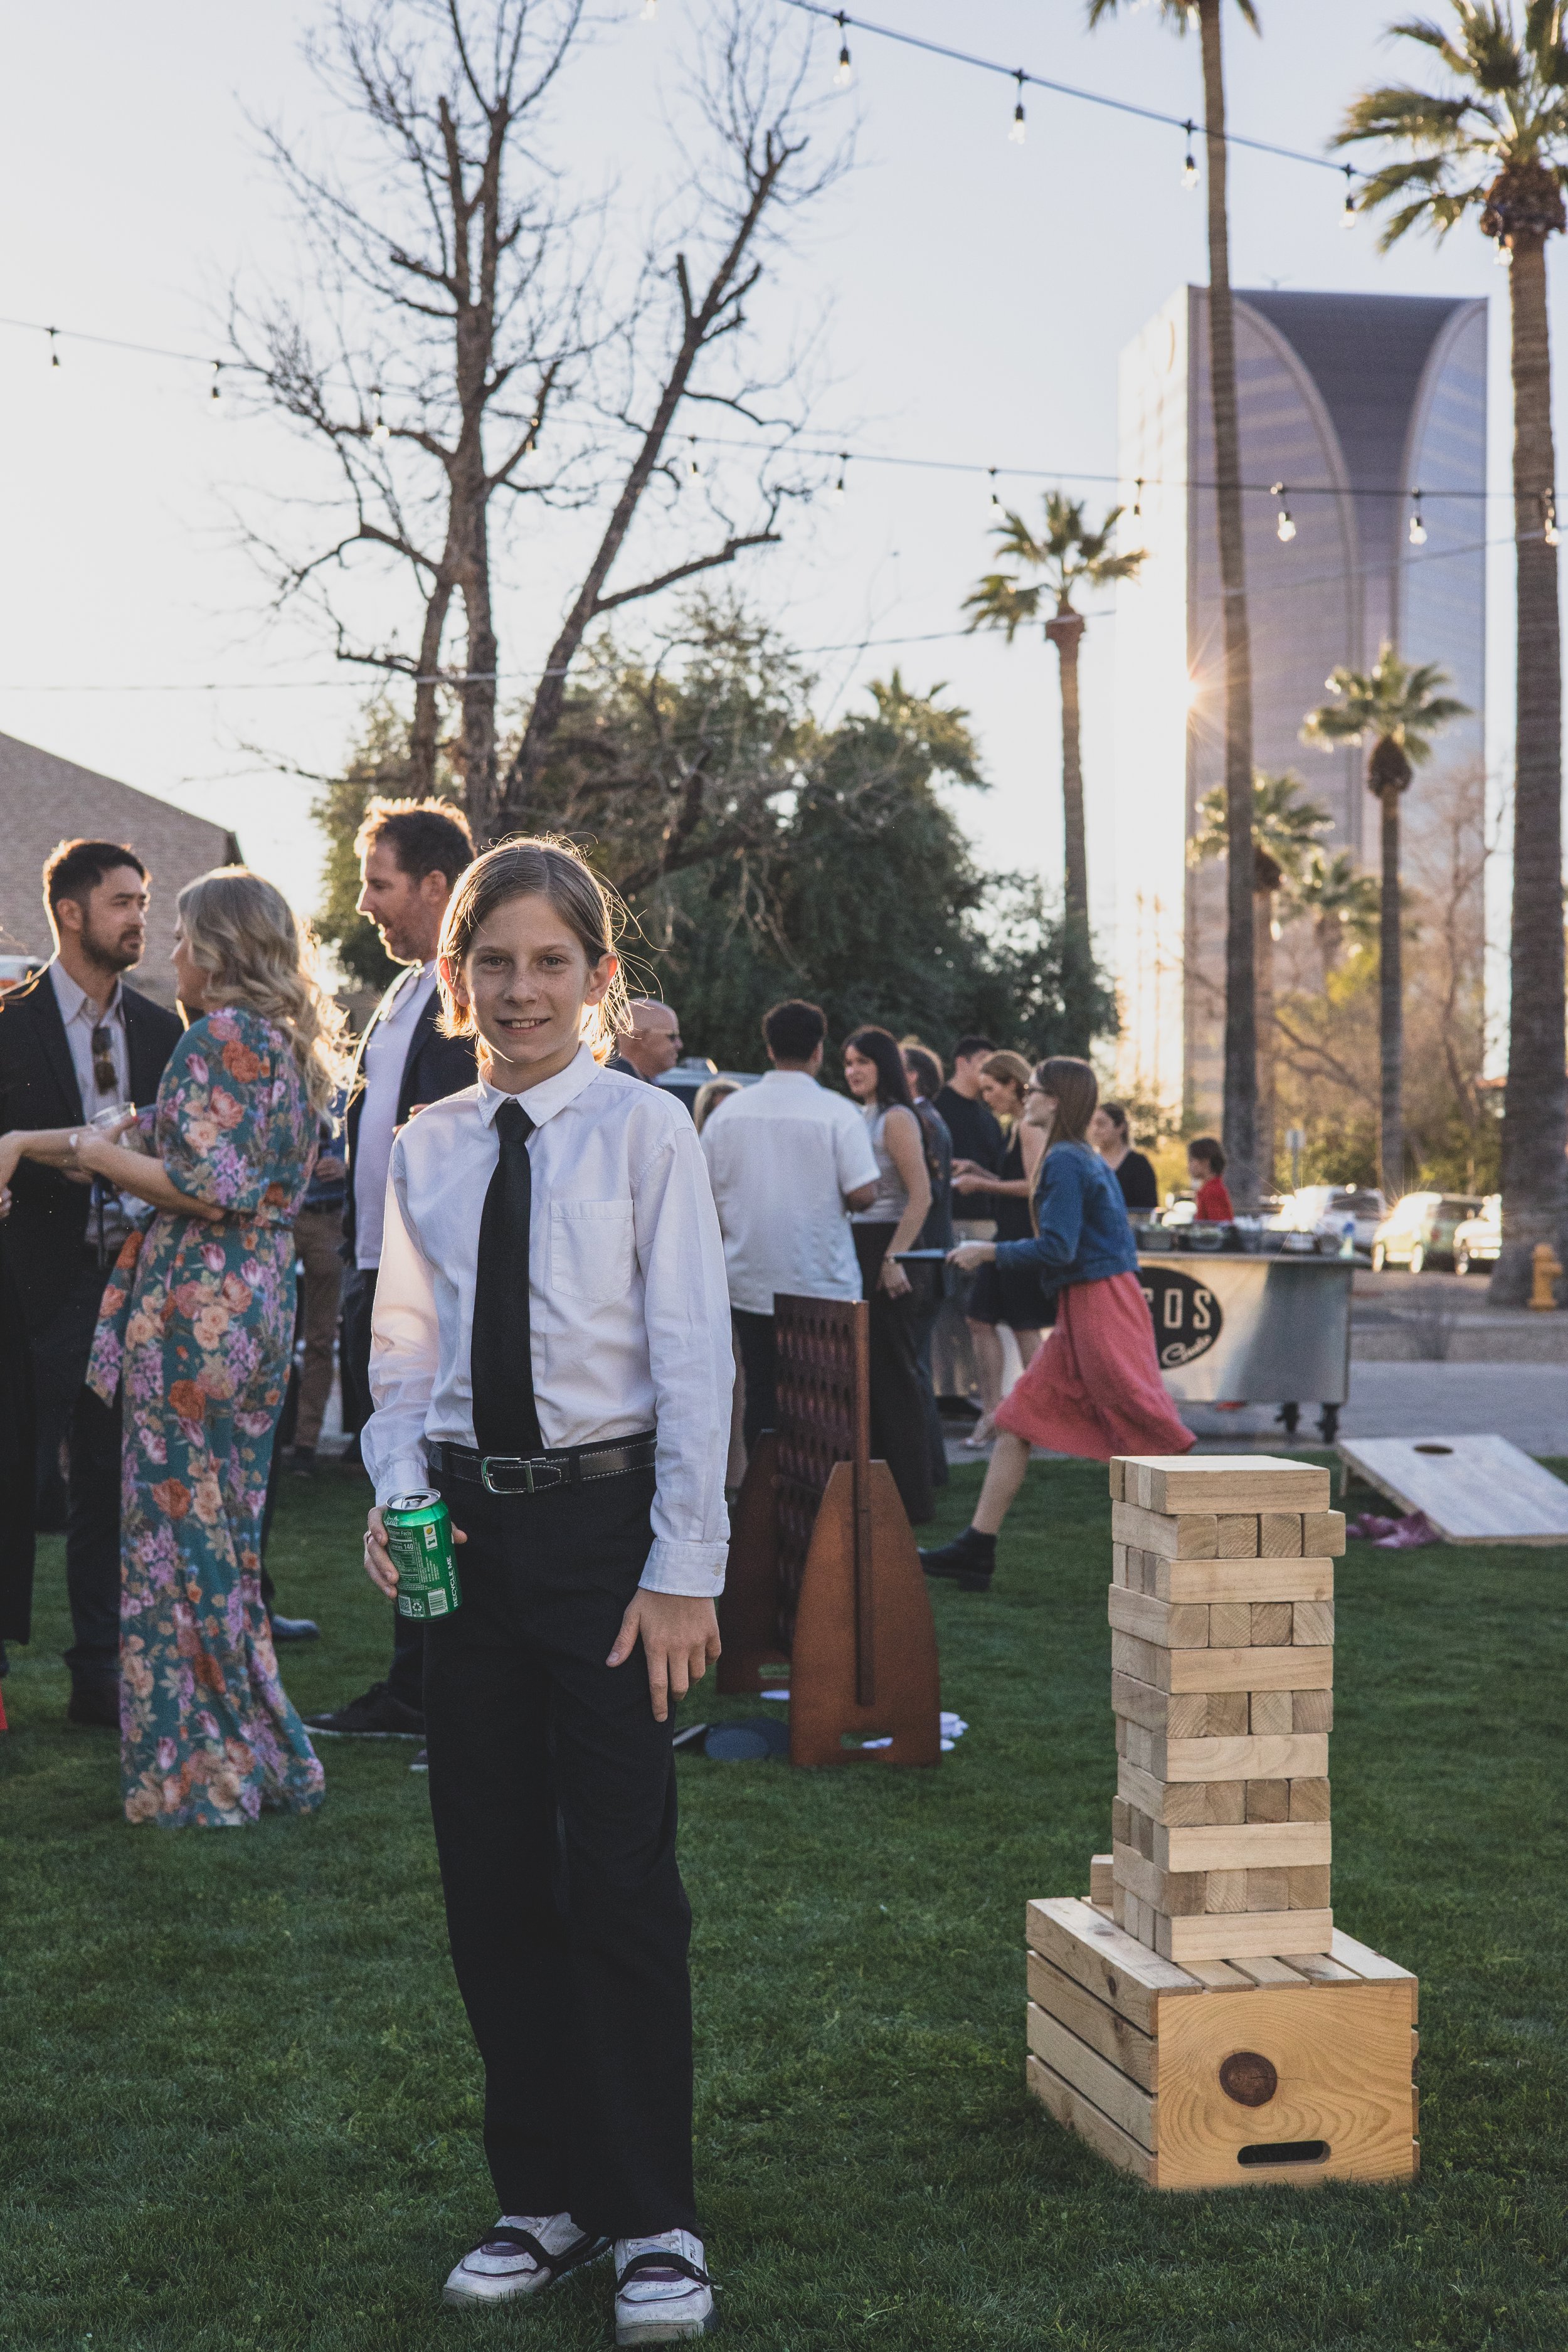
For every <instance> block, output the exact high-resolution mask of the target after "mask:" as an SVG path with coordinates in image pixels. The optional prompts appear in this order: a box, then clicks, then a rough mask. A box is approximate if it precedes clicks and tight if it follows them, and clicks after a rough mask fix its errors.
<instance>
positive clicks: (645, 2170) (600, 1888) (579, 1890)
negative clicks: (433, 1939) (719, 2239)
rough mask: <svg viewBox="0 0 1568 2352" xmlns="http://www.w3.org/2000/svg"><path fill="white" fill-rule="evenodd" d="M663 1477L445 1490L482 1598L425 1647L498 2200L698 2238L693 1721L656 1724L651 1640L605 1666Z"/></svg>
mask: <svg viewBox="0 0 1568 2352" xmlns="http://www.w3.org/2000/svg"><path fill="white" fill-rule="evenodd" d="M653 1484H654V1474H653V1472H652V1471H651V1470H647V1471H632V1472H628V1473H627V1474H626V1475H624V1476H621V1477H616V1478H605V1479H604V1480H602V1481H599V1482H596V1483H595V1484H593V1485H590V1486H580V1487H575V1488H572V1487H566V1488H556V1489H554V1490H552V1492H550V1493H548V1494H540V1495H533V1496H493V1495H489V1494H487V1493H486V1492H485V1491H484V1490H483V1488H481V1487H476V1486H468V1485H467V1484H458V1483H457V1482H455V1481H453V1482H448V1483H445V1484H444V1485H443V1488H442V1491H443V1493H444V1495H445V1496H446V1500H447V1505H448V1507H449V1508H450V1510H451V1513H452V1517H453V1521H454V1523H455V1524H456V1525H457V1526H458V1527H459V1528H461V1529H462V1530H463V1532H464V1533H465V1535H466V1536H467V1537H468V1542H467V1543H466V1544H464V1545H462V1546H461V1547H460V1548H459V1549H458V1576H459V1578H460V1580H461V1583H462V1591H463V1599H462V1606H461V1607H460V1608H459V1609H458V1611H457V1612H456V1613H455V1614H454V1615H452V1616H450V1617H447V1618H444V1619H438V1620H437V1621H436V1622H433V1623H432V1624H431V1625H429V1626H428V1628H427V1629H426V1648H425V1722H426V1742H427V1745H428V1749H429V1764H430V1780H429V1788H430V1809H431V1812H432V1814H433V1816H434V1819H435V1826H436V1846H437V1853H438V1855H439V1857H440V1864H441V1884H442V1886H443V1889H444V1891H445V1894H446V1898H447V1936H448V1937H449V1939H450V1943H451V1948H452V1962H453V1966H454V1968H455V1969H456V1971H457V1977H458V1990H459V1992H460V1993H461V1994H462V1997H463V2005H464V2007H465V2008H466V2009H467V2011H468V2023H469V2025H470V2026H471V2027H472V2029H473V2034H474V2039H475V2041H476V2042H478V2043H479V2055H480V2056H481V2058H482V2059H483V2061H484V2067H485V2154H486V2157H487V2158H488V2159H489V2168H490V2176H491V2179H493V2180H494V2183H495V2190H496V2199H497V2202H498V2205H499V2207H500V2210H501V2211H502V2212H503V2213H561V2212H568V2213H570V2214H571V2215H572V2217H573V2219H574V2221H576V2222H577V2223H578V2225H579V2227H580V2228H582V2229H584V2230H589V2231H595V2233H602V2234H603V2235H604V2236H605V2237H612V2238H625V2237H645V2236H650V2235H652V2234H654V2233H655V2232H656V2231H663V2230H677V2229H680V2230H693V2231H694V2230H695V2229H696V2227H697V2221H696V2211H695V2207H694V2203H693V2191H692V2177H691V1992H690V1983H689V1977H688V1974H687V1948H688V1944H689V1937H690V1925H691V1914H690V1910H689V1906H688V1904H687V1900H686V1895H685V1890H684V1889H683V1887H682V1885H681V1883H680V1874H679V1870H678V1869H677V1867H676V1860H675V1811H676V1804H675V1759H674V1755H673V1752H672V1750H671V1748H670V1738H671V1732H672V1729H673V1720H672V1721H670V1722H666V1723H662V1724H661V1723H656V1722H655V1720H654V1715H653V1708H652V1705H651V1703H650V1701H649V1698H648V1689H647V1664H646V1663H645V1660H644V1657H643V1652H642V1647H641V1644H640V1643H639V1644H638V1646H637V1649H636V1650H634V1652H633V1653H632V1655H631V1656H630V1657H629V1658H628V1659H627V1661H626V1664H625V1665H624V1666H616V1667H610V1666H606V1664H605V1659H606V1657H607V1656H608V1655H609V1653H610V1650H611V1648H612V1646H613V1644H614V1643H615V1639H616V1633H618V1631H619V1630H620V1623H621V1618H622V1616H623V1614H624V1612H625V1611H626V1603H627V1602H628V1601H630V1599H631V1597H632V1594H633V1593H634V1591H636V1590H637V1580H638V1578H639V1577H640V1575H641V1573H642V1570H643V1565H644V1562H645V1561H646V1559H647V1552H648V1546H649V1543H650V1541H651V1534H650V1528H649V1523H648V1512H649V1508H650V1506H651V1504H652V1501H653Z"/></svg>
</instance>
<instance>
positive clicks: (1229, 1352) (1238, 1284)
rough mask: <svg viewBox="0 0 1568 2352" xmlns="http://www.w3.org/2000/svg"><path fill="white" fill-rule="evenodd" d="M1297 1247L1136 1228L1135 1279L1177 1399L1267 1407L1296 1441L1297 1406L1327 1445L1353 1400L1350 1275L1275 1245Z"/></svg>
mask: <svg viewBox="0 0 1568 2352" xmlns="http://www.w3.org/2000/svg"><path fill="white" fill-rule="evenodd" d="M1178 1235H1179V1240H1178ZM1293 1239H1294V1236H1293V1235H1286V1236H1281V1235H1279V1234H1272V1233H1270V1234H1251V1233H1243V1232H1241V1231H1240V1230H1238V1229H1237V1227H1235V1226H1217V1225H1216V1226H1213V1227H1210V1228H1208V1229H1207V1231H1205V1229H1204V1228H1203V1227H1201V1226H1192V1225H1188V1226H1186V1227H1184V1228H1178V1229H1177V1231H1176V1232H1174V1233H1169V1234H1167V1232H1166V1231H1165V1230H1164V1229H1163V1228H1161V1227H1158V1226H1145V1227H1142V1228H1141V1229H1140V1231H1139V1234H1138V1243H1139V1249H1138V1279H1139V1281H1140V1283H1141V1284H1142V1289H1143V1296H1144V1297H1145V1298H1146V1299H1147V1300H1148V1302H1149V1312H1150V1314H1151V1316H1152V1318H1153V1322H1154V1346H1155V1349H1156V1352H1157V1353H1158V1356H1159V1359H1160V1370H1161V1371H1162V1373H1163V1375H1164V1381H1165V1385H1166V1387H1167V1388H1168V1389H1169V1391H1170V1392H1171V1394H1172V1395H1173V1397H1175V1398H1176V1399H1177V1400H1178V1401H1179V1402H1183V1403H1189V1404H1218V1403H1241V1404H1275V1405H1278V1406H1279V1418H1280V1421H1281V1422H1282V1423H1283V1424H1284V1426H1285V1428H1286V1429H1287V1430H1288V1431H1289V1433H1291V1434H1292V1435H1294V1433H1295V1431H1296V1428H1297V1425H1298V1423H1299V1422H1300V1414H1301V1407H1302V1405H1303V1404H1308V1405H1316V1406H1317V1407H1318V1408H1319V1416H1318V1428H1319V1431H1320V1433H1321V1436H1322V1439H1323V1442H1324V1444H1332V1443H1333V1441H1334V1438H1335V1435H1336V1434H1337V1432H1338V1429H1339V1419H1340V1407H1341V1406H1342V1404H1343V1403H1344V1402H1345V1400H1346V1398H1347V1397H1348V1396H1349V1394H1350V1361H1351V1283H1352V1277H1353V1276H1354V1273H1355V1267H1354V1265H1353V1264H1352V1262H1351V1261H1350V1260H1349V1259H1345V1258H1325V1257H1320V1256H1318V1255H1315V1254H1313V1255H1306V1254H1304V1253H1298V1252H1295V1251H1292V1250H1289V1249H1287V1248H1282V1247H1280V1246H1279V1244H1280V1242H1281V1240H1285V1241H1289V1240H1293ZM1172 1243H1176V1244H1178V1245H1177V1246H1175V1247H1172V1246H1171V1245H1170V1244H1172Z"/></svg>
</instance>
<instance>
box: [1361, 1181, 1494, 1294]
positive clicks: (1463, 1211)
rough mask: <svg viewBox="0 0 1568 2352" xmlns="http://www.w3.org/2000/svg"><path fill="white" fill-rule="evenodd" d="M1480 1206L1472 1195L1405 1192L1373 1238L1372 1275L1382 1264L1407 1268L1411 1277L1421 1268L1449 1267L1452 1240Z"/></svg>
mask: <svg viewBox="0 0 1568 2352" xmlns="http://www.w3.org/2000/svg"><path fill="white" fill-rule="evenodd" d="M1481 1205H1482V1203H1481V1202H1480V1201H1479V1200H1478V1199H1477V1197H1476V1195H1475V1194H1474V1193H1473V1192H1406V1194H1405V1198H1404V1199H1403V1201H1396V1202H1394V1207H1393V1209H1392V1210H1391V1211H1390V1212H1389V1213H1388V1215H1387V1216H1386V1217H1384V1220H1383V1223H1381V1224H1380V1225H1379V1226H1378V1229H1377V1231H1376V1233H1375V1234H1373V1243H1372V1270H1373V1273H1374V1274H1381V1273H1382V1272H1383V1269H1384V1266H1385V1265H1407V1266H1408V1267H1409V1269H1410V1271H1411V1273H1412V1274H1419V1273H1420V1272H1421V1270H1422V1268H1423V1266H1429V1265H1448V1266H1451V1265H1453V1263H1454V1237H1455V1235H1456V1234H1457V1233H1458V1229H1459V1227H1460V1226H1461V1225H1462V1224H1464V1223H1466V1222H1467V1220H1468V1219H1470V1218H1473V1217H1474V1216H1475V1215H1476V1213H1477V1212H1478V1210H1479V1208H1480V1207H1481Z"/></svg>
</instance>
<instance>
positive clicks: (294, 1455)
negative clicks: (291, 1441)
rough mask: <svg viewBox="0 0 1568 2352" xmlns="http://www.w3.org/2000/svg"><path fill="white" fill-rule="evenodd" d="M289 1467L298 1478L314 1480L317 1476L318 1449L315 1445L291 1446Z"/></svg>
mask: <svg viewBox="0 0 1568 2352" xmlns="http://www.w3.org/2000/svg"><path fill="white" fill-rule="evenodd" d="M289 1469H290V1470H292V1472H293V1473H294V1475H295V1477H296V1478H313V1477H314V1476H315V1475H316V1449H315V1447H314V1446H313V1445H291V1446H290V1447H289Z"/></svg>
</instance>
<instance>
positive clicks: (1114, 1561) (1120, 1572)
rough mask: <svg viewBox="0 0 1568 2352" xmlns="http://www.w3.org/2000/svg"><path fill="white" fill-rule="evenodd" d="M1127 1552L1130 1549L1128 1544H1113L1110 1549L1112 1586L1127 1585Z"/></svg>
mask: <svg viewBox="0 0 1568 2352" xmlns="http://www.w3.org/2000/svg"><path fill="white" fill-rule="evenodd" d="M1127 1552H1128V1547H1127V1545H1126V1544H1119V1543H1113V1544H1112V1545H1111V1547H1110V1581H1111V1582H1112V1584H1125V1583H1126V1582H1127Z"/></svg>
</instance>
